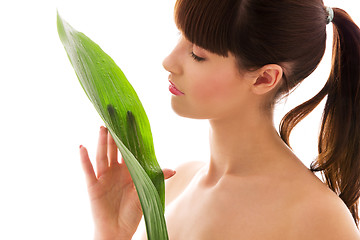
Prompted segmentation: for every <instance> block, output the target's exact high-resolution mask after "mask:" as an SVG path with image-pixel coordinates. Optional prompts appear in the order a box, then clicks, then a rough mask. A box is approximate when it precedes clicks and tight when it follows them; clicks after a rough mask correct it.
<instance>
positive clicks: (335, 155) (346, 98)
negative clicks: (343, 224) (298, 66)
mask: <svg viewBox="0 0 360 240" xmlns="http://www.w3.org/2000/svg"><path fill="white" fill-rule="evenodd" d="M333 10H334V19H333V28H334V41H333V54H332V68H331V73H330V76H329V78H328V81H327V83H326V84H325V86H324V87H323V89H322V90H321V91H320V92H319V93H318V94H317V95H316V96H315V97H313V98H312V99H310V100H308V101H307V102H305V103H303V104H301V105H300V106H298V107H296V108H294V109H293V110H291V111H290V112H289V113H287V114H286V115H285V116H284V118H283V119H282V120H281V123H280V135H281V138H282V139H283V140H284V141H285V142H286V144H287V145H289V135H290V133H291V130H292V129H293V128H294V127H295V126H296V124H298V123H299V122H300V121H301V120H302V119H303V118H305V117H306V116H307V115H308V114H309V113H310V112H311V111H312V110H313V109H314V108H315V107H316V106H317V105H318V104H319V103H320V102H321V100H322V99H323V98H324V97H325V96H327V101H326V104H325V109H324V112H323V116H322V124H321V131H320V134H319V143H318V151H319V155H318V157H317V159H316V160H315V161H314V162H313V163H312V164H311V166H310V169H311V171H313V172H318V171H320V172H321V173H322V176H323V177H324V180H325V182H326V184H327V185H328V186H329V187H330V189H332V190H333V191H334V192H335V193H336V194H337V195H338V196H339V197H340V198H341V199H342V200H343V202H344V203H345V204H346V206H347V207H348V208H349V210H350V212H351V214H352V216H353V218H354V221H355V223H356V225H357V226H359V213H358V204H359V201H358V200H359V197H360V29H359V27H358V26H357V25H356V24H355V23H354V21H353V20H352V19H351V17H350V16H349V15H348V14H347V13H346V12H345V11H344V10H341V9H338V8H334V9H333Z"/></svg>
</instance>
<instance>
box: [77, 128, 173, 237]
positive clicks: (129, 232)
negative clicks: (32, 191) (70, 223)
mask: <svg viewBox="0 0 360 240" xmlns="http://www.w3.org/2000/svg"><path fill="white" fill-rule="evenodd" d="M117 155H118V150H117V146H116V144H115V141H114V140H113V138H112V137H111V135H110V133H108V130H107V129H106V128H105V127H101V128H100V133H99V141H98V149H97V154H96V174H95V172H94V168H93V166H92V164H91V161H90V159H89V156H88V152H87V150H86V148H85V147H83V146H80V158H81V163H82V167H83V170H84V173H85V176H86V183H87V187H88V193H89V197H90V203H91V208H92V213H93V218H94V226H95V239H102V240H105V239H109V240H110V239H111V240H114V239H119V240H126V239H131V237H132V236H133V235H134V233H135V232H136V229H137V227H138V225H139V223H140V220H141V217H142V209H141V205H140V201H139V197H138V195H137V192H136V189H135V186H134V183H133V181H132V179H131V176H130V173H129V170H128V169H127V167H126V165H125V163H124V160H123V158H121V162H120V163H119V162H118V156H117ZM163 172H164V176H165V179H168V178H170V177H172V176H173V175H174V174H175V171H172V170H170V169H164V170H163Z"/></svg>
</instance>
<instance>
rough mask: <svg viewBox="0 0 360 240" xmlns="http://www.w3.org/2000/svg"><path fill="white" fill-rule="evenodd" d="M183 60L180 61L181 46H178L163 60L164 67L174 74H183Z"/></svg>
mask: <svg viewBox="0 0 360 240" xmlns="http://www.w3.org/2000/svg"><path fill="white" fill-rule="evenodd" d="M180 63H181V61H180V53H179V48H178V46H176V47H175V48H174V49H173V50H172V52H171V53H170V54H169V55H168V56H167V57H166V58H165V59H164V60H163V63H162V65H163V67H164V68H165V70H166V71H168V72H170V73H172V74H181V73H182V67H181V64H180Z"/></svg>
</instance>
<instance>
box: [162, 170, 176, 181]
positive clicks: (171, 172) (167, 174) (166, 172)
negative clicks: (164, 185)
mask: <svg viewBox="0 0 360 240" xmlns="http://www.w3.org/2000/svg"><path fill="white" fill-rule="evenodd" d="M163 173H164V178H165V179H169V178H171V177H172V176H174V175H175V173H176V171H174V170H171V169H168V168H164V169H163Z"/></svg>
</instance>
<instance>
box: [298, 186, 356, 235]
mask: <svg viewBox="0 0 360 240" xmlns="http://www.w3.org/2000/svg"><path fill="white" fill-rule="evenodd" d="M313 190H319V191H313V193H312V194H309V195H308V196H306V197H305V198H304V199H302V200H301V201H299V202H298V203H297V204H296V206H295V208H294V212H293V213H294V214H293V222H292V223H293V227H292V228H291V229H293V230H294V231H293V232H292V238H291V239H299V240H300V239H308V240H312V239H313V240H318V239H327V240H332V239H333V240H335V239H343V240H360V234H359V230H358V229H357V227H356V225H355V222H354V220H353V217H352V215H351V213H350V211H349V210H348V208H347V207H346V205H345V204H344V202H343V201H342V200H341V199H340V198H339V197H338V196H336V194H335V193H333V192H332V191H331V190H330V189H327V190H324V189H321V188H320V189H313Z"/></svg>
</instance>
